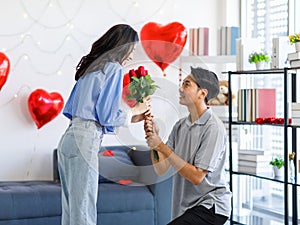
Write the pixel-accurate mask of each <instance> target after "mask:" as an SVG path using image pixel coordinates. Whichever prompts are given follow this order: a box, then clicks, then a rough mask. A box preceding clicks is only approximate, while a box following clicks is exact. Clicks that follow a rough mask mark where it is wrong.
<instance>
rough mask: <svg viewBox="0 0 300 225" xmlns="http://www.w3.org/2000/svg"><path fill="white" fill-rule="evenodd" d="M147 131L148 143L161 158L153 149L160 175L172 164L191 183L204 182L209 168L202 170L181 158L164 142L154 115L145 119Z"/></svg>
mask: <svg viewBox="0 0 300 225" xmlns="http://www.w3.org/2000/svg"><path fill="white" fill-rule="evenodd" d="M144 128H145V131H146V139H147V144H148V146H149V147H150V148H152V149H153V150H156V151H157V153H158V156H159V159H158V160H157V159H155V157H154V154H153V150H152V154H151V159H152V163H153V165H154V169H155V172H156V173H157V174H158V175H163V174H165V173H166V172H167V171H168V169H169V168H170V165H172V166H173V167H174V168H175V169H176V170H177V171H178V172H179V174H180V175H181V176H183V177H184V178H186V179H187V180H189V181H190V182H191V183H193V184H195V185H197V184H199V183H201V182H202V180H203V179H204V177H205V176H206V174H207V170H202V169H200V168H197V167H195V166H194V165H192V164H190V163H188V162H186V161H185V160H183V159H182V158H180V157H179V156H178V155H177V154H176V153H174V151H173V150H172V149H171V148H169V146H167V145H166V144H164V143H163V142H162V140H161V138H160V137H159V136H158V134H157V133H158V129H157V126H156V124H155V122H154V121H153V120H152V117H149V116H148V117H147V118H146V120H145V127H144Z"/></svg>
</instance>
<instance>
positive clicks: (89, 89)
mask: <svg viewBox="0 0 300 225" xmlns="http://www.w3.org/2000/svg"><path fill="white" fill-rule="evenodd" d="M137 41H138V34H137V32H136V31H135V30H134V29H132V28H131V27H130V26H128V25H124V24H119V25H115V26H113V27H112V28H110V29H109V30H108V31H107V32H106V33H105V34H104V35H103V36H102V37H100V38H99V39H98V40H97V41H96V42H94V43H93V45H92V48H91V51H90V53H89V54H87V55H86V56H84V57H82V59H81V60H80V62H79V64H78V65H77V68H76V74H75V80H76V84H75V86H74V87H73V90H72V92H71V94H70V96H69V99H68V101H67V103H66V105H65V108H64V110H63V114H64V115H65V116H66V117H68V118H69V119H70V125H69V127H68V128H67V130H66V132H65V133H64V135H63V136H62V138H61V140H60V142H59V145H58V163H59V172H60V179H61V185H62V225H76V224H78V225H96V224H97V207H96V202H97V193H98V157H97V156H98V155H97V154H98V151H99V148H100V145H101V141H102V138H103V135H104V134H106V133H112V132H114V130H115V127H116V126H123V125H126V124H129V123H130V121H131V122H139V121H141V120H142V119H143V118H144V114H145V113H146V112H147V111H148V110H149V107H150V99H149V98H146V99H145V101H144V103H138V104H137V105H136V106H135V107H133V108H132V110H129V112H124V111H122V110H121V109H120V104H121V99H122V84H123V75H124V72H123V67H122V66H123V65H124V64H125V63H126V61H128V60H130V59H131V58H132V53H133V51H134V49H135V46H136V43H137Z"/></svg>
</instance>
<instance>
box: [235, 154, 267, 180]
mask: <svg viewBox="0 0 300 225" xmlns="http://www.w3.org/2000/svg"><path fill="white" fill-rule="evenodd" d="M271 160H272V154H271V151H270V150H263V149H255V150H242V149H240V150H239V153H238V172H240V173H247V174H254V175H258V176H267V177H269V176H272V173H273V171H272V166H271V165H270V161H271Z"/></svg>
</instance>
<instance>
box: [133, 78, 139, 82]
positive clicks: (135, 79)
mask: <svg viewBox="0 0 300 225" xmlns="http://www.w3.org/2000/svg"><path fill="white" fill-rule="evenodd" d="M131 79H132V80H134V81H136V82H139V78H137V77H131Z"/></svg>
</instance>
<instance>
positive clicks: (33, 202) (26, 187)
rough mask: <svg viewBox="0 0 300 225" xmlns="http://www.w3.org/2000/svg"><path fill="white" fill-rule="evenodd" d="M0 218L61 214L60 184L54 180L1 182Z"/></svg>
mask: <svg viewBox="0 0 300 225" xmlns="http://www.w3.org/2000/svg"><path fill="white" fill-rule="evenodd" d="M0 199H1V204H0V220H3V219H22V218H33V217H45V216H46V217H51V216H57V215H61V188H60V184H58V183H54V182H52V181H21V182H0Z"/></svg>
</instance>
